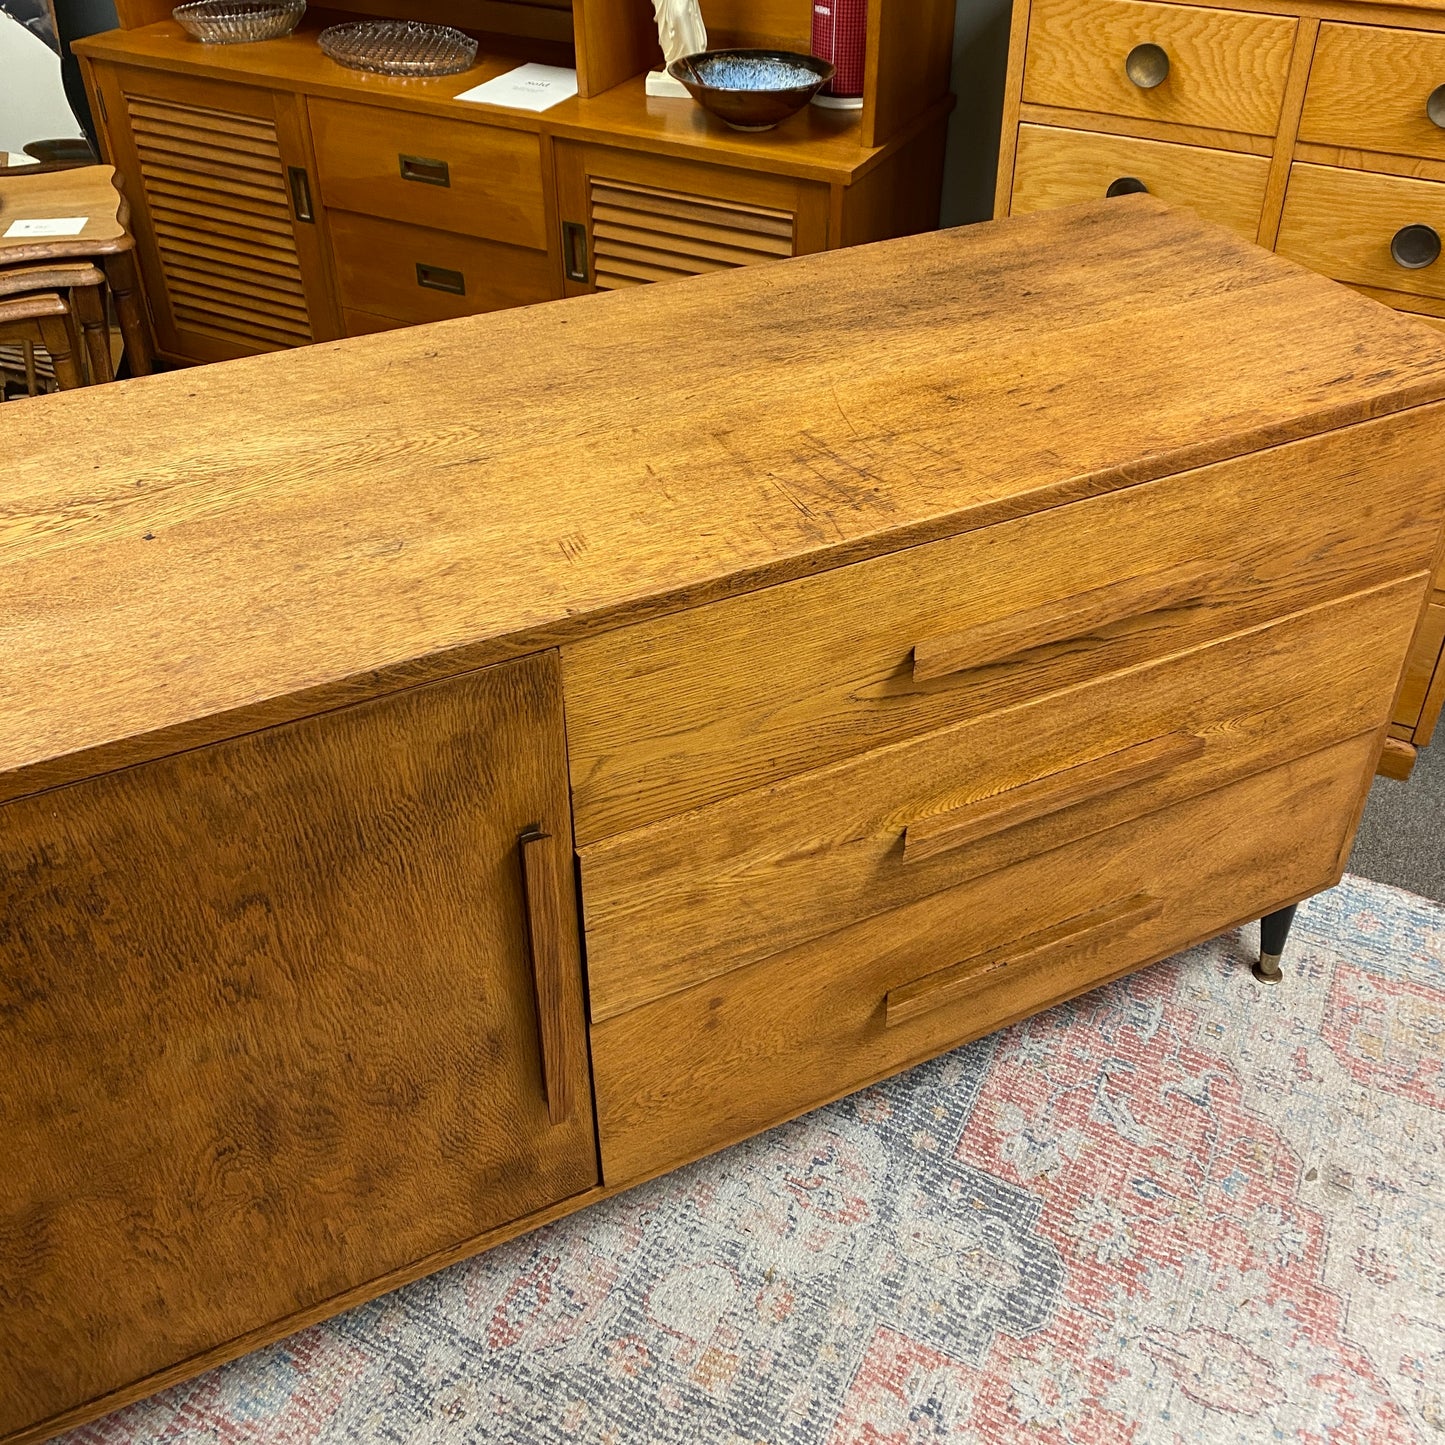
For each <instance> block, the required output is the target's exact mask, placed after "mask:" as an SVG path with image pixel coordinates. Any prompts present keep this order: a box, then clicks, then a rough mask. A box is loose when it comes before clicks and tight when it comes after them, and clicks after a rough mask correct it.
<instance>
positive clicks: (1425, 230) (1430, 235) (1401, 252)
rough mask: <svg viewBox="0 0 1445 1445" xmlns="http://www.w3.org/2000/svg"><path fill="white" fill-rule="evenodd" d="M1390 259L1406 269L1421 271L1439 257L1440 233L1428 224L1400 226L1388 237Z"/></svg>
mask: <svg viewBox="0 0 1445 1445" xmlns="http://www.w3.org/2000/svg"><path fill="white" fill-rule="evenodd" d="M1390 259H1391V260H1392V261H1394V263H1395V264H1396V265H1397V266H1403V267H1404V268H1405V270H1407V271H1423V270H1424V269H1425V267H1426V266H1433V265H1434V264H1435V262H1436V261H1438V260H1439V259H1440V233H1439V232H1438V231H1436V230H1434V229H1433V228H1432V227H1430V226H1401V227H1400V229H1399V230H1398V231H1396V232H1395V234H1394V235H1393V236H1391V237H1390Z"/></svg>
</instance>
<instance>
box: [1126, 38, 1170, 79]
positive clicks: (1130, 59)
mask: <svg viewBox="0 0 1445 1445" xmlns="http://www.w3.org/2000/svg"><path fill="white" fill-rule="evenodd" d="M1124 74H1125V75H1127V76H1128V77H1129V79H1130V80H1132V81H1133V82H1134V84H1135V85H1137V86H1138V87H1139V89H1140V90H1153V89H1154V87H1155V86H1158V85H1163V84H1164V82H1165V81H1166V80H1168V79H1169V56H1168V53H1167V52H1166V51H1165V49H1164V47H1163V46H1162V45H1136V46H1135V47H1134V48H1133V49H1132V50H1131V51H1130V52H1129V54H1128V55H1127V56H1125V58H1124Z"/></svg>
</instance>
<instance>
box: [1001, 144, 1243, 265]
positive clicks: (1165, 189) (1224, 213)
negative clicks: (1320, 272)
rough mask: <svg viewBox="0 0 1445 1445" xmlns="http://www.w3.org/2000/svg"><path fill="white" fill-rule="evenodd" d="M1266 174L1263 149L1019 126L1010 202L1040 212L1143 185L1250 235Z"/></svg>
mask: <svg viewBox="0 0 1445 1445" xmlns="http://www.w3.org/2000/svg"><path fill="white" fill-rule="evenodd" d="M1268 176H1269V161H1268V160H1267V159H1266V158H1265V157H1264V156H1251V155H1241V154H1239V153H1238V152H1237V151H1215V150H1206V149H1204V147H1202V146H1186V145H1175V144H1173V143H1172V142H1167V141H1153V140H1138V139H1135V138H1134V137H1132V136H1119V135H1101V134H1098V133H1095V132H1091V131H1082V130H1064V129H1060V128H1057V127H1054V126H1042V125H1021V126H1020V127H1019V138H1018V154H1017V159H1016V161H1015V164H1014V190H1013V201H1012V207H1011V209H1012V211H1013V213H1014V214H1015V215H1019V214H1022V213H1023V212H1026V211H1044V210H1048V209H1050V208H1051V207H1053V206H1070V205H1073V204H1075V203H1076V202H1078V201H1092V200H1097V199H1098V198H1099V197H1100V196H1106V195H1109V194H1110V193H1111V191H1113V192H1114V193H1115V194H1119V193H1123V192H1127V191H1131V190H1133V191H1137V190H1138V189H1140V188H1141V187H1142V188H1143V189H1144V190H1146V191H1148V192H1149V194H1150V195H1154V196H1158V197H1159V198H1160V199H1161V200H1164V201H1168V202H1170V203H1171V204H1175V205H1181V206H1188V207H1190V208H1191V209H1192V210H1194V211H1197V212H1198V213H1199V215H1201V216H1203V217H1204V218H1205V219H1206V220H1209V221H1218V222H1219V224H1220V225H1222V226H1228V227H1229V228H1230V230H1232V231H1238V232H1239V234H1240V235H1241V236H1243V237H1244V238H1245V239H1246V240H1249V241H1252V240H1254V238H1255V236H1256V235H1257V234H1258V232H1259V216H1260V212H1261V211H1262V210H1263V209H1264V186H1265V181H1266V180H1267V179H1268Z"/></svg>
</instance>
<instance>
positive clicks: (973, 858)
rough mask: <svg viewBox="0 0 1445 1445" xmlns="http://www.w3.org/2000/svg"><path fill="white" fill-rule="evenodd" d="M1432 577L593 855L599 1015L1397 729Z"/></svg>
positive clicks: (591, 916) (585, 887)
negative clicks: (1290, 762)
mask: <svg viewBox="0 0 1445 1445" xmlns="http://www.w3.org/2000/svg"><path fill="white" fill-rule="evenodd" d="M1427 580H1428V579H1427V578H1426V577H1425V576H1424V574H1423V573H1422V574H1419V575H1417V576H1415V577H1413V578H1410V579H1407V580H1405V581H1402V582H1395V583H1390V584H1387V585H1386V586H1384V587H1382V588H1378V589H1374V590H1371V591H1369V592H1366V593H1361V594H1359V595H1357V596H1354V597H1351V598H1347V599H1345V600H1344V601H1342V602H1335V603H1326V604H1322V605H1321V606H1318V607H1315V608H1311V609H1309V610H1307V611H1304V612H1300V613H1296V614H1294V615H1293V616H1291V617H1288V618H1285V619H1283V620H1281V621H1279V622H1277V623H1271V624H1267V625H1265V626H1263V627H1260V628H1256V629H1252V630H1250V631H1248V632H1244V633H1241V634H1239V635H1237V636H1235V637H1232V638H1229V639H1226V640H1225V641H1223V642H1218V643H1213V644H1210V645H1208V646H1207V647H1204V648H1200V649H1196V650H1194V651H1190V652H1181V653H1176V654H1174V655H1172V656H1170V657H1168V658H1166V659H1165V660H1164V661H1162V662H1158V663H1155V664H1153V665H1152V666H1149V667H1144V668H1138V669H1134V670H1132V671H1130V672H1127V673H1123V674H1118V675H1115V676H1111V677H1105V678H1102V679H1099V680H1098V681H1096V682H1093V683H1091V684H1088V685H1084V686H1080V687H1076V688H1071V689H1068V690H1067V691H1064V692H1059V693H1055V694H1053V695H1052V696H1048V697H1043V698H1040V699H1038V700H1036V701H1034V702H1032V703H1030V704H1028V705H1026V706H1020V707H1015V708H1011V709H1008V710H1006V711H1004V712H1000V713H993V714H991V715H989V716H987V717H984V718H979V719H976V720H974V721H971V722H967V723H960V724H956V725H955V726H953V727H951V728H944V729H941V730H940V731H938V732H935V733H929V734H927V735H926V736H924V737H921V738H916V739H911V740H909V741H908V742H905V743H898V744H894V745H893V746H891V747H887V748H881V749H878V750H877V751H875V752H871V753H867V754H865V755H863V756H862V757H860V758H854V759H851V760H849V761H848V762H845V763H838V764H835V765H834V766H832V767H831V768H824V769H820V770H819V771H817V772H814V773H805V774H803V775H801V776H799V777H795V778H790V779H789V780H787V781H786V782H784V783H779V784H776V785H774V786H772V787H767V788H759V789H757V790H755V791H753V792H750V793H744V794H741V795H739V796H738V797H735V798H729V799H727V800H725V801H723V802H721V803H716V804H714V805H713V806H712V807H709V808H702V809H699V810H698V811H696V812H693V813H688V814H685V815H683V816H682V817H679V818H671V819H668V820H666V821H664V822H661V823H657V824H654V825H653V826H652V827H650V828H642V829H638V830H637V831H636V832H633V833H626V834H623V835H622V836H620V837H618V838H612V839H608V840H606V841H604V842H601V843H596V844H593V845H591V846H589V847H586V848H583V849H582V850H581V866H582V893H583V899H584V903H585V916H586V919H585V921H586V930H587V960H588V978H589V983H590V997H591V1016H592V1018H593V1020H594V1021H598V1020H601V1019H605V1018H608V1017H610V1016H611V1015H614V1014H618V1013H622V1012H625V1011H626V1010H627V1009H630V1008H635V1007H637V1006H638V1005H640V1004H642V1003H645V1002H647V1001H648V1000H650V999H654V998H658V997H660V996H662V995H664V994H666V993H669V992H672V991H674V990H677V989H680V988H684V987H687V986H690V985H692V984H694V983H698V982H700V981H701V980H703V979H705V978H708V977H713V976H716V975H719V974H722V973H725V972H728V971H729V970H732V969H736V968H739V967H742V966H744V965H746V964H749V963H752V962H755V961H757V960H758V959H761V958H765V957H767V956H768V955H770V954H773V953H779V952H782V951H783V950H785V949H788V948H791V947H794V946H796V945H797V944H800V943H803V942H804V941H806V940H807V939H809V938H814V937H818V936H820V935H822V934H824V933H827V932H830V931H832V930H835V929H838V928H841V927H843V926H845V925H847V924H850V923H853V922H856V921H857V920H858V919H861V918H865V917H868V916H871V915H872V914H876V913H882V912H885V911H886V910H888V909H891V908H897V907H901V906H902V905H904V904H907V903H911V902H913V901H915V900H917V899H918V898H921V897H924V896H926V895H928V894H931V893H938V892H942V891H943V890H945V889H947V888H951V887H953V886H955V885H957V884H959V883H961V882H963V881H964V880H966V879H968V878H972V877H977V876H979V875H981V874H984V873H987V872H991V871H993V870H995V869H997V868H1001V867H1004V866H1007V865H1008V864H1011V863H1015V862H1018V861H1019V860H1020V859H1022V858H1026V857H1029V856H1032V855H1033V854H1035V853H1041V852H1045V851H1047V850H1049V849H1053V848H1058V847H1060V846H1062V845H1064V844H1066V843H1069V842H1072V841H1073V840H1074V839H1076V838H1079V837H1082V836H1085V835H1087V834H1091V833H1096V832H1099V831H1100V830H1101V829H1104V828H1108V827H1112V826H1114V825H1116V824H1118V823H1120V822H1123V821H1125V820H1126V819H1128V818H1133V817H1138V816H1141V815H1143V814H1145V813H1148V812H1152V811H1156V810H1157V809H1159V808H1162V807H1165V806H1167V805H1169V804H1171V803H1175V802H1178V801H1180V800H1182V799H1183V798H1186V797H1190V796H1193V795H1195V794H1197V793H1200V792H1203V791H1205V790H1206V789H1209V788H1217V787H1220V786H1222V785H1223V784H1225V783H1227V782H1229V781H1231V780H1232V779H1234V778H1237V777H1240V776H1242V775H1244V774H1246V773H1250V772H1256V771H1259V770H1261V769H1264V768H1266V767H1269V766H1272V765H1273V764H1275V763H1278V762H1280V761H1282V760H1283V759H1284V758H1286V757H1288V756H1289V755H1291V754H1293V753H1299V752H1309V751H1312V750H1315V749H1318V748H1321V747H1324V746H1326V745H1328V744H1330V743H1333V742H1336V741H1338V740H1339V739H1340V738H1344V737H1352V736H1354V735H1355V734H1357V733H1360V732H1362V731H1364V730H1366V729H1368V728H1374V727H1380V726H1383V725H1384V723H1385V722H1386V721H1387V718H1388V714H1389V710H1390V704H1391V702H1392V701H1393V700H1394V695H1395V691H1396V686H1397V684H1398V682H1399V677H1400V662H1401V659H1402V658H1403V657H1404V655H1405V650H1406V648H1407V647H1408V646H1409V643H1410V637H1411V634H1412V633H1413V632H1414V630H1415V624H1416V621H1417V619H1418V617H1419V612H1420V603H1421V601H1422V600H1423V595H1424V591H1425V586H1426V583H1427Z"/></svg>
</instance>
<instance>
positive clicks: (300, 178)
mask: <svg viewBox="0 0 1445 1445" xmlns="http://www.w3.org/2000/svg"><path fill="white" fill-rule="evenodd" d="M286 178H287V179H288V180H289V181H290V183H291V210H292V212H293V213H294V215H295V217H296V219H297V220H298V221H305V222H306V223H307V224H308V225H315V224H316V212H315V210H314V209H313V208H312V205H311V177H310V176H308V175H307V174H306V168H305V167H304V166H287V167H286Z"/></svg>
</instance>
